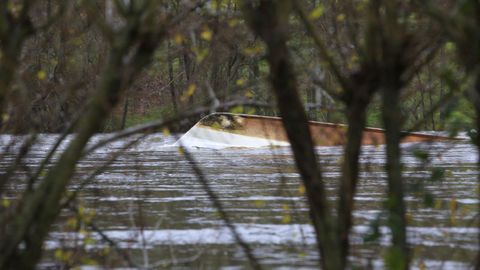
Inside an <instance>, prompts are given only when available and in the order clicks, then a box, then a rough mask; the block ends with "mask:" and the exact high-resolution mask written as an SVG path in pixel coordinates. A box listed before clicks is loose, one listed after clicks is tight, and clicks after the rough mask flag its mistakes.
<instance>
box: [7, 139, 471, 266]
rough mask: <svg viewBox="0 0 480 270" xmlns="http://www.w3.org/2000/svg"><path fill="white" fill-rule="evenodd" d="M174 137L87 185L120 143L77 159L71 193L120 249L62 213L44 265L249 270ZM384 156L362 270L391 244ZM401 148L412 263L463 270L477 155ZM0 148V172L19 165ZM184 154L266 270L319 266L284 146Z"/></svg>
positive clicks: (360, 196) (371, 174) (371, 177)
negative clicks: (13, 163) (387, 224)
mask: <svg viewBox="0 0 480 270" xmlns="http://www.w3.org/2000/svg"><path fill="white" fill-rule="evenodd" d="M106 136H108V135H101V136H97V137H95V138H94V140H96V141H98V140H101V139H103V138H105V137H106ZM56 138H58V136H57V135H42V136H40V141H39V142H38V144H36V145H35V147H34V148H33V150H32V151H31V152H30V154H29V155H28V157H27V158H26V159H25V160H26V161H25V162H26V165H27V167H28V168H30V169H31V170H33V169H34V168H35V167H37V166H38V164H39V162H40V161H41V159H42V158H43V157H44V156H45V155H46V154H47V152H48V150H49V149H50V147H51V146H52V144H53V143H54V141H55V140H56ZM14 139H19V138H18V137H10V136H4V137H3V138H2V144H3V145H7V144H8V141H9V140H10V141H11V140H14ZM173 142H174V138H172V137H164V136H162V135H150V136H148V137H146V138H143V139H142V140H141V141H140V143H139V144H137V145H135V146H134V147H132V148H130V149H128V150H126V151H124V153H123V154H122V155H121V156H120V157H118V158H117V159H116V161H114V162H113V163H112V164H111V165H110V166H109V167H108V168H107V169H106V170H105V171H104V172H102V173H100V174H99V175H98V176H97V177H95V179H94V180H93V181H91V182H89V183H88V184H85V179H87V178H88V176H89V175H91V174H92V173H94V172H95V170H96V168H98V167H99V166H101V165H102V164H103V163H105V162H107V161H108V160H109V159H110V158H111V157H112V155H114V153H115V152H117V151H120V150H121V149H122V147H123V146H124V145H125V144H127V141H120V142H116V143H113V144H110V145H108V146H107V147H104V148H102V149H99V150H97V151H96V152H95V153H93V154H91V155H89V156H88V157H86V158H85V159H83V160H82V162H81V163H80V164H79V166H78V169H77V172H76V174H75V177H74V179H72V184H71V185H70V187H69V190H71V191H73V190H75V189H77V188H78V187H79V186H82V185H85V186H83V187H82V191H81V192H80V194H79V196H78V199H77V200H76V203H77V206H78V207H79V208H81V209H82V212H83V214H82V218H83V220H84V221H90V220H91V221H92V222H93V223H94V224H95V227H96V228H97V229H98V230H99V231H101V232H102V233H103V235H104V236H105V237H108V238H109V239H110V240H112V241H114V242H115V245H116V249H118V250H115V248H108V247H109V243H108V242H106V241H105V239H103V238H102V237H101V235H100V234H99V233H98V232H95V231H94V230H92V229H91V228H90V227H88V226H85V225H84V224H83V223H82V222H81V221H77V220H76V218H75V215H74V214H73V213H72V212H71V211H69V210H65V211H63V212H62V215H61V217H60V218H59V220H58V222H57V223H56V224H55V225H54V226H53V228H52V232H51V234H50V236H49V237H48V239H47V241H46V242H45V245H44V250H45V252H44V258H43V260H42V263H41V264H40V266H39V267H40V268H57V267H58V268H61V265H62V264H63V262H70V263H71V266H80V267H81V268H84V269H95V268H99V269H100V268H101V267H107V268H126V267H128V266H129V265H128V263H127V262H126V260H124V259H123V258H122V256H121V255H119V254H124V256H126V257H128V258H129V260H130V264H133V265H131V266H130V267H129V268H140V267H144V268H154V269H156V268H162V267H165V268H174V269H248V268H249V263H248V260H247V258H246V256H245V254H244V252H243V250H242V248H241V247H240V246H239V245H238V243H236V241H235V240H234V237H233V236H232V233H231V231H230V230H229V229H228V228H227V227H226V226H225V223H224V221H223V220H222V219H221V218H220V215H219V213H218V210H217V209H216V208H215V207H214V206H213V205H212V202H211V198H209V196H208V195H207V193H206V192H205V190H204V187H203V186H202V184H201V183H200V181H199V180H198V178H197V176H196V175H195V174H194V173H193V171H192V168H191V165H190V164H189V162H188V161H187V160H186V159H185V156H184V155H183V154H182V153H181V151H179V150H178V148H177V147H174V146H171V145H172V143H173ZM384 150H385V149H384V147H383V146H378V147H375V146H367V147H364V148H363V155H362V158H361V164H362V172H361V179H360V183H359V186H358V192H357V194H356V197H355V212H354V226H353V230H352V237H351V243H352V246H353V248H352V251H351V256H350V261H351V263H352V265H353V266H355V267H359V268H376V269H382V268H383V267H384V264H383V258H384V255H385V251H386V248H387V247H388V246H389V243H390V231H389V229H388V228H387V226H386V222H385V220H386V212H385V210H384V207H383V206H384V202H385V199H386V195H385V194H386V189H387V186H386V174H385V172H384V163H385V159H384V154H385V152H384ZM402 150H403V154H404V156H403V163H404V177H405V180H406V184H405V185H406V196H405V200H406V202H407V205H408V215H407V219H408V221H409V228H408V240H409V243H410V245H411V248H412V253H413V262H412V266H413V268H422V267H423V266H425V267H426V268H427V269H430V268H432V269H464V268H469V267H470V266H471V265H472V263H473V261H474V258H475V256H476V253H477V252H478V250H479V244H478V240H477V237H478V234H479V232H478V208H477V205H478V203H479V201H478V198H479V194H478V182H477V178H478V173H479V172H478V169H477V167H476V159H477V151H476V148H475V147H474V146H473V145H471V144H469V143H468V142H455V143H453V142H445V143H434V144H430V143H410V144H404V145H403V146H402ZM5 151H6V150H5V148H3V152H4V154H3V155H2V159H1V161H0V166H1V167H0V170H4V169H5V166H6V165H7V164H8V163H9V162H11V161H12V160H13V158H14V155H13V154H12V153H5ZM12 151H13V152H14V151H15V150H12ZM188 151H190V152H191V153H192V156H193V157H194V158H195V160H196V162H197V163H198V165H199V166H200V168H201V169H202V171H203V173H204V174H205V176H206V178H207V179H208V182H209V184H210V186H211V188H212V190H213V191H214V192H215V193H216V194H217V195H218V197H219V198H220V202H221V204H222V205H223V207H224V209H225V211H226V213H227V214H228V216H229V217H230V219H231V221H232V223H233V224H234V227H235V229H236V231H237V232H238V234H239V235H240V237H241V238H242V240H243V241H244V242H245V243H247V244H248V245H249V246H250V247H251V249H252V251H253V254H254V255H255V257H256V258H257V259H258V260H259V262H260V264H261V265H262V266H264V268H265V269H315V268H318V265H319V263H318V261H319V255H318V252H317V248H316V245H315V237H314V232H313V228H312V226H311V225H310V223H309V219H308V209H307V206H306V204H305V199H304V194H303V193H304V190H303V187H302V185H301V184H300V179H299V175H298V174H297V173H296V170H295V166H294V161H293V159H292V155H291V152H290V150H289V149H288V148H255V149H253V148H252V149H246V148H244V149H238V148H236V149H211V148H189V150H188ZM317 153H318V154H319V157H320V161H321V163H322V171H323V175H324V178H325V184H326V187H327V189H328V192H327V195H328V199H329V200H330V201H331V202H332V205H334V203H335V202H336V199H337V195H336V189H337V184H338V182H339V181H338V179H339V177H340V166H339V164H340V163H341V154H342V148H341V147H319V148H317ZM419 153H422V154H419ZM424 153H429V154H428V158H426V159H422V158H420V156H423V157H425V154H424ZM16 177H17V178H18V181H14V182H12V183H11V184H10V185H9V186H8V189H9V190H8V192H7V194H8V196H9V197H8V199H11V200H13V199H14V198H15V196H16V195H18V194H19V193H20V192H21V190H23V189H24V188H25V183H24V181H23V180H22V178H25V172H19V173H18V175H17V176H16ZM72 224H73V225H72ZM375 232H376V233H375ZM69 251H70V253H68V252H69ZM65 254H69V255H65ZM69 256H70V257H69ZM63 265H65V264H63ZM88 265H98V266H97V267H95V266H88ZM132 266H133V267H132Z"/></svg>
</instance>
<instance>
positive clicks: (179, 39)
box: [173, 33, 184, 45]
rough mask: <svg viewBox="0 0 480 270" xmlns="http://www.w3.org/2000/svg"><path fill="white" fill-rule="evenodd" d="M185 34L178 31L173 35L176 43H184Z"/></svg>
mask: <svg viewBox="0 0 480 270" xmlns="http://www.w3.org/2000/svg"><path fill="white" fill-rule="evenodd" d="M183 40H184V38H183V36H182V34H179V33H176V34H175V36H173V41H174V42H175V43H176V44H179V45H180V44H182V43H183Z"/></svg>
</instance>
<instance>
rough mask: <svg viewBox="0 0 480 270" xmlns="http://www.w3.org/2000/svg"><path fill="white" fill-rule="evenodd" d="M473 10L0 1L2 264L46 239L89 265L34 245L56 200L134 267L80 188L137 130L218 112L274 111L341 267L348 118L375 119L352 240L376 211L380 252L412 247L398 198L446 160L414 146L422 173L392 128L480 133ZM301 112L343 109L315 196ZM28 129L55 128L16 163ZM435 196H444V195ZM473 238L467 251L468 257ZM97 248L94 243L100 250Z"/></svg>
mask: <svg viewBox="0 0 480 270" xmlns="http://www.w3.org/2000/svg"><path fill="white" fill-rule="evenodd" d="M479 22H480V2H479V1H478V0H464V1H448V0H447V1H416V0H411V1H401V0H359V1H353V0H345V1H333V0H322V1H319V0H308V1H307V0H305V1H293V0H241V1H234V0H208V1H203V0H198V1H196V0H188V1H180V0H171V1H156V0H131V1H122V0H82V1H63V0H5V1H0V116H1V117H0V130H1V133H2V134H17V135H18V136H15V137H13V138H15V139H13V140H1V142H2V145H0V148H1V151H2V154H1V156H0V159H1V161H2V164H4V165H2V170H1V171H0V202H1V204H0V269H33V268H35V267H37V266H38V265H39V262H40V261H42V259H44V258H45V257H44V256H50V259H52V260H54V261H57V262H59V264H60V265H62V266H63V267H64V268H70V267H75V266H81V265H87V264H90V263H91V261H89V260H90V257H89V256H87V255H86V254H82V256H81V257H80V258H76V257H75V258H74V256H73V255H72V254H73V253H72V250H68V249H66V250H63V249H59V250H57V251H56V252H54V254H53V256H52V254H48V252H47V253H44V252H43V250H44V244H45V241H46V239H47V238H48V235H49V233H50V231H51V230H52V228H53V227H54V226H58V224H59V223H58V222H63V220H59V217H61V216H62V213H64V212H65V211H68V212H69V213H70V215H73V216H71V218H69V219H67V220H66V222H65V224H64V226H65V227H66V228H67V231H68V230H76V231H79V230H85V235H86V236H85V237H84V238H83V244H85V245H87V244H88V242H89V241H90V240H91V239H90V238H89V237H88V235H89V232H95V233H98V234H99V235H101V238H102V241H105V242H107V243H108V244H109V246H110V248H113V249H115V250H116V255H114V256H118V257H121V258H122V259H123V262H124V264H125V265H127V266H130V267H137V265H135V264H134V263H133V262H132V260H131V258H130V255H129V254H128V252H127V251H125V249H122V248H121V247H119V246H118V245H116V243H115V241H113V240H112V239H109V238H108V236H107V235H105V234H102V230H101V228H99V227H98V226H97V225H95V223H94V222H93V220H94V219H95V211H94V209H85V208H84V207H83V206H82V205H81V203H80V202H79V199H78V194H80V193H81V192H82V189H83V188H85V186H88V185H94V183H93V182H94V180H95V177H97V176H98V175H100V174H101V173H102V172H103V171H105V170H108V168H109V166H110V165H112V164H113V163H115V160H116V159H117V158H119V157H121V156H122V154H123V153H124V152H125V151H126V149H128V148H129V147H131V146H134V145H135V144H137V143H141V142H142V139H144V136H146V135H147V134H149V133H152V132H163V134H164V135H166V136H170V135H171V134H172V132H181V131H185V130H187V129H188V128H189V127H191V126H192V125H193V123H195V122H196V121H197V120H198V119H200V118H201V117H202V116H204V115H207V114H209V113H212V112H215V111H230V112H235V113H247V114H259V115H270V116H281V117H282V121H283V125H284V127H285V131H286V133H287V136H288V139H289V141H290V143H291V148H292V153H293V157H294V159H295V164H296V169H297V171H298V173H299V175H300V178H301V180H302V181H301V185H300V187H301V188H300V190H301V191H302V192H301V193H302V194H303V195H304V197H305V199H306V202H307V205H308V209H309V221H310V222H311V224H312V226H313V230H314V235H315V241H316V243H317V249H318V252H319V253H320V255H321V256H320V260H319V262H318V265H320V266H322V267H323V268H324V269H348V268H350V266H351V262H350V261H349V258H350V257H349V256H350V255H351V247H350V246H351V242H352V241H351V237H350V236H351V234H352V226H353V224H354V221H353V220H354V211H355V195H356V192H357V186H358V184H359V178H360V175H361V173H362V172H363V171H365V170H368V168H363V167H365V166H363V167H362V164H361V163H360V157H361V152H362V136H363V133H362V131H363V129H364V128H365V127H366V126H374V127H381V128H384V129H385V138H386V145H385V156H384V157H385V166H384V169H385V173H386V176H385V178H386V182H387V187H386V190H385V192H386V200H385V203H384V205H383V206H382V209H383V210H384V212H385V214H384V215H383V216H382V217H379V219H378V220H375V221H373V222H372V224H371V233H370V234H369V235H367V236H366V237H365V239H366V243H373V242H375V241H377V240H378V239H379V237H380V236H381V233H382V232H381V231H380V229H379V226H380V225H384V226H386V227H388V232H389V235H390V236H391V240H390V243H389V245H388V248H385V252H384V253H382V256H383V259H384V265H385V266H386V267H388V268H390V269H408V268H409V267H410V266H411V264H412V260H413V255H412V254H413V252H414V251H412V249H411V247H410V245H409V239H408V231H407V230H408V227H409V222H410V219H411V217H410V216H409V209H408V207H409V205H407V203H406V201H405V197H406V196H407V195H409V194H415V195H416V196H420V197H422V198H423V199H424V202H425V204H426V205H428V207H433V208H435V207H436V205H437V204H438V202H437V200H436V198H435V196H434V194H433V193H432V192H430V191H429V190H428V189H427V188H425V186H428V185H430V184H431V183H440V182H441V180H442V179H443V178H444V177H445V176H448V175H449V174H451V172H449V171H448V170H443V169H435V168H433V169H432V167H434V166H433V165H432V164H431V163H432V161H431V160H432V157H431V155H430V153H429V152H428V151H426V150H421V151H420V150H419V151H417V152H415V157H416V158H417V159H418V160H419V161H418V162H419V164H420V165H419V167H418V171H425V170H428V176H426V177H425V179H423V178H422V179H414V180H415V181H411V180H412V179H409V178H407V177H405V170H404V166H403V164H402V151H401V147H400V142H401V140H402V138H403V137H404V135H405V133H403V131H419V130H433V131H447V132H448V133H449V134H450V135H451V136H456V135H458V134H459V133H461V132H466V134H467V135H468V136H469V137H470V139H471V141H472V142H473V144H475V145H476V146H478V147H480V136H477V131H476V130H479V128H480V98H479V97H480V34H479V33H480V23H479ZM308 120H317V121H327V122H339V123H344V124H348V129H347V132H346V138H347V143H346V144H345V146H344V148H343V152H342V154H341V158H340V159H339V162H338V171H340V176H339V177H338V179H337V180H338V181H337V182H338V183H337V184H338V185H337V186H336V189H335V190H336V192H337V193H336V197H337V198H338V199H337V200H335V201H332V200H329V199H328V196H327V195H326V194H327V193H328V192H329V188H327V185H326V183H325V179H326V176H325V173H324V171H323V168H322V166H321V165H320V164H321V158H319V157H318V155H317V153H316V152H315V149H314V147H313V144H312V139H311V135H310V131H309V129H308V122H307V121H308ZM113 131H116V133H112V134H111V135H110V137H108V136H107V137H104V138H103V137H102V139H101V140H100V141H98V140H94V141H93V142H92V137H93V136H95V134H98V133H102V132H113ZM42 133H58V134H60V135H59V136H58V138H57V139H56V141H55V143H53V145H52V146H51V148H49V149H48V150H47V151H45V152H44V153H42V154H41V157H40V158H39V159H38V162H37V164H33V165H32V164H28V165H26V160H28V158H29V157H30V156H31V155H32V152H33V151H32V149H34V148H35V146H38V145H39V144H41V139H40V137H41V134H42ZM70 134H75V136H73V137H69V135H70ZM5 136H6V135H5ZM130 136H132V137H130ZM5 138H7V137H5ZM8 138H10V137H8ZM66 138H68V139H66ZM125 138H133V139H131V141H128V143H126V144H125V145H124V146H123V147H122V148H121V149H116V151H114V152H112V153H109V154H110V155H109V156H108V157H107V158H106V159H105V160H102V163H101V164H98V167H97V168H95V169H92V171H91V172H89V177H87V179H86V180H84V181H83V182H82V184H80V185H72V184H73V181H74V180H73V179H75V177H77V175H76V172H78V171H77V170H78V166H77V165H78V164H79V163H80V162H82V160H85V158H88V156H89V155H90V154H92V153H94V152H95V150H98V149H101V148H102V147H104V146H105V145H107V144H108V143H111V142H113V141H115V140H118V139H125ZM178 151H179V154H180V155H181V156H183V157H184V158H185V160H186V161H187V163H188V164H189V165H190V167H191V168H193V172H194V174H195V175H196V176H197V178H198V180H199V183H200V184H201V186H202V188H203V189H204V191H205V192H206V194H207V195H208V197H209V199H210V200H211V201H212V203H213V206H214V207H215V208H216V210H217V212H218V215H219V217H220V218H221V219H222V220H223V221H224V223H225V224H226V227H227V228H228V229H229V230H230V231H231V233H232V235H233V238H234V240H235V242H236V243H237V244H238V245H239V246H240V247H241V249H242V251H243V252H244V255H245V258H246V260H248V261H249V263H250V266H251V267H252V268H255V269H260V268H262V262H261V260H258V258H256V254H255V252H253V251H252V249H251V247H250V246H249V244H248V243H246V242H245V241H243V239H242V237H241V235H240V234H239V233H238V232H237V231H236V227H235V224H234V222H233V221H232V219H231V218H229V215H228V211H227V210H225V208H224V207H223V205H222V200H221V197H222V194H216V193H215V192H214V188H212V184H211V183H210V182H209V179H208V177H207V174H205V173H204V172H203V171H202V167H201V166H200V165H201V164H199V161H197V160H195V156H194V155H191V154H190V152H189V151H188V149H184V148H183V147H181V146H180V148H179V150H178ZM12 155H13V156H14V158H11V157H12ZM164 158H166V157H164ZM161 169H162V168H159V170H161ZM282 184H283V183H281V182H280V183H279V185H282ZM12 186H13V187H14V188H12ZM12 190H13V191H15V192H13V191H12ZM461 196H462V194H457V195H455V194H454V198H455V197H461ZM450 208H451V212H452V213H457V212H456V211H457V208H458V207H457V205H456V201H455V200H452V202H451V206H450ZM283 210H285V212H289V211H290V209H289V208H288V206H286V207H284V209H283ZM138 211H139V212H142V211H143V210H142V209H141V208H139V210H138ZM475 211H477V212H478V209H476V210H475ZM452 216H454V215H452ZM472 219H474V220H472V222H475V223H476V224H478V222H479V221H478V217H474V218H472ZM288 220H289V215H284V219H283V221H284V222H286V223H288ZM451 222H452V223H454V222H455V220H452V221H451ZM55 224H57V225H55ZM477 229H478V228H477ZM87 230H88V231H87ZM367 240H368V241H367ZM84 248H85V253H88V251H87V250H88V248H86V247H84ZM475 252H477V253H478V254H479V256H478V258H477V259H476V260H474V261H472V262H471V263H472V265H475V267H476V269H479V268H480V252H479V249H478V248H477V249H476V250H475ZM110 253H111V251H110V250H105V251H98V250H97V251H95V254H94V256H92V257H95V258H97V257H99V258H101V259H104V260H108V259H106V258H109V256H110ZM83 255H85V257H83ZM143 255H144V256H145V254H143ZM92 260H93V259H92ZM191 260H195V258H192V259H191ZM191 260H189V261H191ZM95 262H97V260H95ZM172 264H175V260H172V261H170V262H165V265H167V266H169V265H172ZM179 264H181V263H179ZM162 265H163V264H160V265H157V266H158V267H160V266H162ZM149 267H150V266H149ZM149 267H146V268H149ZM153 268H154V267H153ZM420 268H422V267H420Z"/></svg>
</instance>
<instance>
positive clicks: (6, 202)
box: [2, 199, 10, 208]
mask: <svg viewBox="0 0 480 270" xmlns="http://www.w3.org/2000/svg"><path fill="white" fill-rule="evenodd" d="M2 206H3V207H5V208H7V207H9V206H10V201H9V200H8V199H2Z"/></svg>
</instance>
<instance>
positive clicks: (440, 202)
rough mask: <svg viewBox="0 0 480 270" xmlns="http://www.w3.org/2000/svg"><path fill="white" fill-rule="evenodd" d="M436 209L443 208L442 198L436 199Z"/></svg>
mask: <svg viewBox="0 0 480 270" xmlns="http://www.w3.org/2000/svg"><path fill="white" fill-rule="evenodd" d="M433 207H434V208H435V209H441V208H442V200H440V199H435V204H434V206H433Z"/></svg>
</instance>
